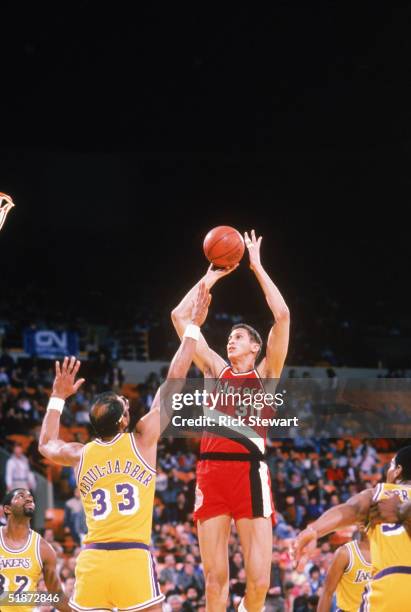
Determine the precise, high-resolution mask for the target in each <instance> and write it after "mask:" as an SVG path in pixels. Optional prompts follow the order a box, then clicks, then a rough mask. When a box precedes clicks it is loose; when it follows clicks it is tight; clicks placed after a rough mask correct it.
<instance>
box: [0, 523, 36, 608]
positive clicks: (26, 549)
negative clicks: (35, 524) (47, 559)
mask: <svg viewBox="0 0 411 612" xmlns="http://www.w3.org/2000/svg"><path fill="white" fill-rule="evenodd" d="M40 540H41V538H40V536H39V534H38V533H36V532H35V531H32V530H31V529H30V530H29V536H28V539H27V542H26V543H25V545H24V546H22V547H21V548H20V549H18V550H15V549H12V548H9V547H8V546H7V545H6V543H5V541H4V537H3V527H2V528H0V608H1V610H2V612H3V611H4V612H12V611H14V612H15V611H16V610H19V611H21V612H27V611H30V610H32V609H33V605H31V606H23V605H19V606H18V607H15V606H5V605H2V601H1V597H2V595H4V593H5V592H6V593H7V592H9V593H15V594H16V595H20V596H21V597H22V598H23V597H24V593H25V592H26V591H31V592H33V591H37V583H38V581H39V580H40V576H41V572H42V567H43V565H42V562H41V556H40Z"/></svg>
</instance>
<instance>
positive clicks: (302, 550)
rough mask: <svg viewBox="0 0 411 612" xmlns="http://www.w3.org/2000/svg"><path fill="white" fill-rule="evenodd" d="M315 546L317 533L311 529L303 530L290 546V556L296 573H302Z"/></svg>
mask: <svg viewBox="0 0 411 612" xmlns="http://www.w3.org/2000/svg"><path fill="white" fill-rule="evenodd" d="M316 546H317V532H316V531H315V529H313V528H312V527H307V528H306V529H303V531H301V533H299V534H298V536H297V538H296V539H295V540H294V542H293V544H292V555H293V557H294V560H295V562H296V567H297V570H298V571H302V570H303V569H304V566H305V565H306V563H307V561H308V559H309V558H310V555H311V553H312V552H314V550H315V548H316Z"/></svg>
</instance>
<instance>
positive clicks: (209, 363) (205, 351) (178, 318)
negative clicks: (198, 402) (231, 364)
mask: <svg viewBox="0 0 411 612" xmlns="http://www.w3.org/2000/svg"><path fill="white" fill-rule="evenodd" d="M237 265H238V264H237ZM237 265H235V266H232V267H231V268H224V269H213V266H212V265H210V267H209V268H208V270H207V272H206V274H205V275H204V276H203V278H202V279H201V280H200V281H199V282H198V283H197V284H196V285H194V287H192V289H190V291H189V292H188V293H187V294H186V295H185V296H184V298H183V299H182V300H181V302H180V303H179V304H178V306H176V307H175V308H174V310H173V311H172V313H171V320H172V321H173V325H174V327H175V330H176V332H177V333H178V335H179V337H180V339H181V338H182V337H183V334H184V330H185V329H186V327H187V325H189V323H190V321H191V314H192V309H193V304H194V302H195V299H196V296H197V293H198V289H199V286H200V283H201V282H203V283H204V284H205V287H206V288H207V289H208V290H210V289H211V287H213V286H214V285H215V283H216V282H217V281H218V280H219V279H220V278H223V276H226V275H227V274H230V272H232V271H233V270H235V268H236V267H237ZM194 363H195V364H196V366H197V367H198V368H200V370H201V371H202V372H203V373H204V374H208V375H209V376H212V377H217V376H218V374H219V373H220V371H221V370H222V369H223V367H224V366H225V365H226V363H225V361H224V359H223V358H222V357H220V355H218V354H217V353H216V352H215V351H213V350H212V349H211V348H210V347H209V346H208V344H207V342H206V340H205V338H204V336H203V334H201V333H200V338H199V340H198V342H197V346H196V350H195V354H194Z"/></svg>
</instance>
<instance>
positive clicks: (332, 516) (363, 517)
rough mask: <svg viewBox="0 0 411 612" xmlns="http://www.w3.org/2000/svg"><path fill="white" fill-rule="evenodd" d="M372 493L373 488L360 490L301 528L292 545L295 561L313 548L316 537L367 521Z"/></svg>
mask: <svg viewBox="0 0 411 612" xmlns="http://www.w3.org/2000/svg"><path fill="white" fill-rule="evenodd" d="M373 494H374V489H366V490H365V491H361V493H358V494H357V495H354V496H353V497H350V499H348V500H347V501H346V502H345V503H344V504H339V505H338V506H335V507H334V508H330V509H329V510H327V512H324V514H323V515H322V516H320V518H318V519H317V520H316V521H314V522H313V523H310V525H309V526H308V527H307V528H306V529H303V531H301V533H299V534H298V536H297V539H296V541H295V542H294V546H293V548H294V554H295V557H296V559H297V561H298V560H299V559H300V557H301V556H302V555H303V554H308V553H309V552H310V551H312V550H313V549H314V548H315V546H316V544H317V539H318V538H322V537H323V536H325V535H327V534H329V533H332V532H333V531H335V530H336V529H341V528H342V527H349V526H350V525H355V524H356V523H367V522H368V514H369V511H370V506H371V501H372V496H373Z"/></svg>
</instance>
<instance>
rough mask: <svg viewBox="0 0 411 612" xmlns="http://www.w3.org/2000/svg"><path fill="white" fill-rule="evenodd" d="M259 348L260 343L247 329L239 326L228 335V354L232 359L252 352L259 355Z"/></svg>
mask: <svg viewBox="0 0 411 612" xmlns="http://www.w3.org/2000/svg"><path fill="white" fill-rule="evenodd" d="M258 349H259V346H258V344H257V343H256V342H253V341H252V340H251V338H250V334H249V333H248V331H247V330H246V329H241V327H239V328H237V329H235V330H234V331H232V332H231V334H230V335H229V336H228V342H227V355H228V358H229V359H230V360H231V359H238V358H239V357H244V356H246V355H250V354H254V355H257V352H258Z"/></svg>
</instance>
